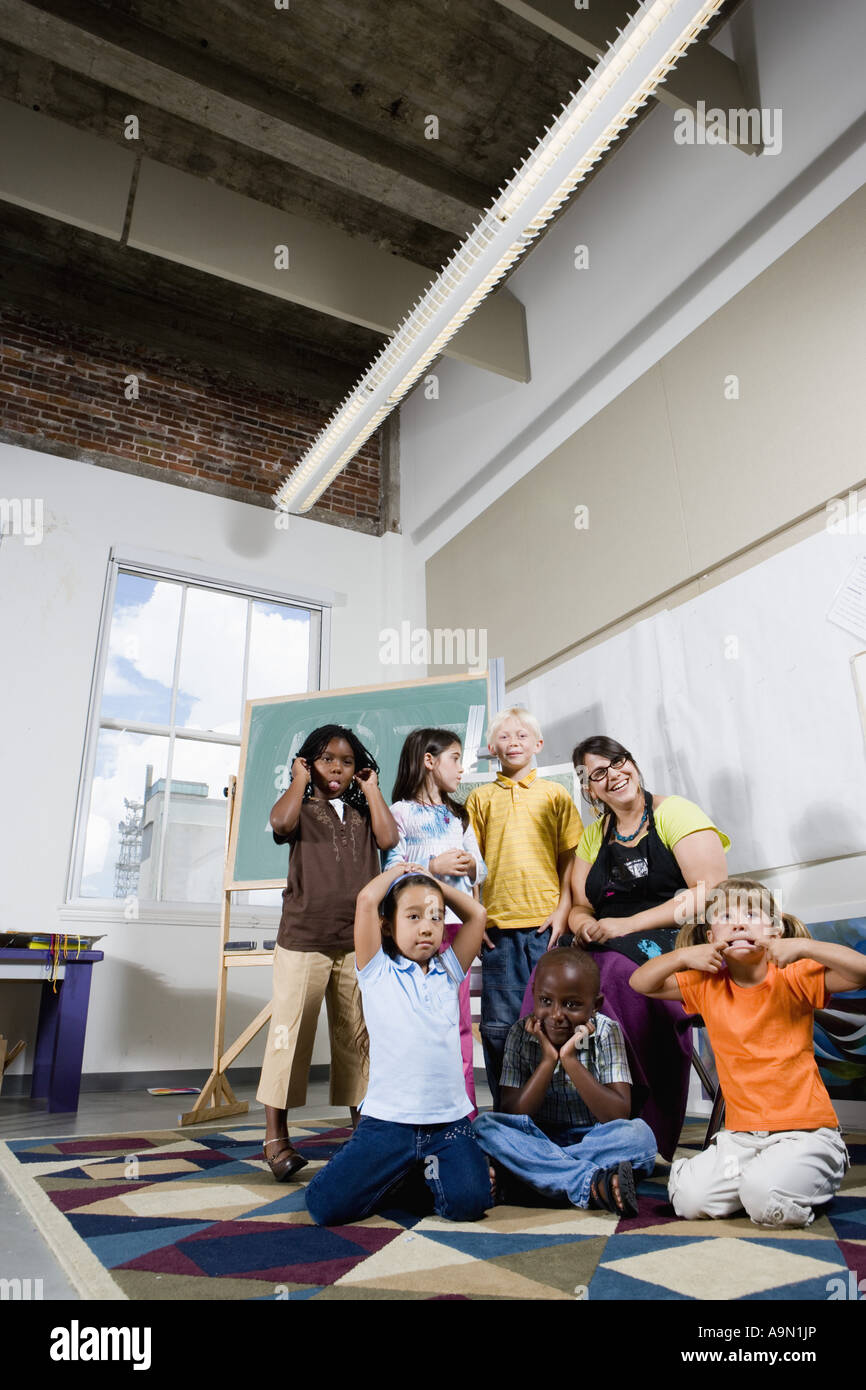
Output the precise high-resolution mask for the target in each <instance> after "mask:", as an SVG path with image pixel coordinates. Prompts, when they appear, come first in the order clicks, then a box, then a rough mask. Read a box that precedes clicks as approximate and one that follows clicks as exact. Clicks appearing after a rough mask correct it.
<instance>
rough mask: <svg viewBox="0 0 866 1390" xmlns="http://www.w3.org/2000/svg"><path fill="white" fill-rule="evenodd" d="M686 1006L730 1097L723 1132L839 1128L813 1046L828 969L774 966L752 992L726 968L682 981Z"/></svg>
mask: <svg viewBox="0 0 866 1390" xmlns="http://www.w3.org/2000/svg"><path fill="white" fill-rule="evenodd" d="M676 981H677V984H678V986H679V990H680V993H681V995H682V996H683V1008H684V1009H685V1011H686V1013H688V1014H700V1015H701V1017H702V1018H703V1020H704V1023H705V1024H706V1026H707V1032H708V1033H709V1035H710V1042H711V1043H712V1046H713V1052H714V1054H715V1058H716V1067H717V1069H718V1073H719V1084H720V1085H721V1088H722V1094H723V1096H724V1097H725V1106H726V1115H725V1128H726V1129H735V1130H737V1129H738V1130H756V1129H757V1130H761V1129H766V1130H771V1131H775V1130H780V1129H820V1128H821V1127H822V1126H824V1125H828V1126H829V1127H830V1128H831V1129H836V1128H837V1127H838V1124H839V1121H838V1120H837V1118H836V1113H835V1111H834V1109H833V1106H832V1103H831V1101H830V1097H829V1095H828V1094H827V1089H826V1087H825V1085H824V1083H823V1081H822V1080H821V1077H820V1075H819V1073H818V1064H817V1062H816V1061H815V1052H814V1048H813V1045H812V1016H813V1013H814V1010H815V1009H820V1008H823V1007H824V1005H825V1004H826V1003H827V1000H828V999H829V998H830V996H829V994H828V993H827V989H826V986H825V982H824V966H823V965H819V964H818V962H817V961H814V960H795V961H793V962H792V964H791V965H787V966H786V967H785V969H784V970H779V969H778V968H777V967H776V966H775V965H774V964H773V963H772V961H771V962H770V964H769V966H768V969H767V976H766V979H764V980H762V981H761V983H760V984H759V985H755V986H754V987H752V988H747V987H746V986H744V985H738V984H735V983H734V981H733V980H732V979H731V977H730V975H729V974H728V972H727V970H724V971H722V972H721V973H720V974H718V975H707V974H706V973H705V972H704V971H702V970H684V971H683V972H682V973H681V974H679V975H677V977H676Z"/></svg>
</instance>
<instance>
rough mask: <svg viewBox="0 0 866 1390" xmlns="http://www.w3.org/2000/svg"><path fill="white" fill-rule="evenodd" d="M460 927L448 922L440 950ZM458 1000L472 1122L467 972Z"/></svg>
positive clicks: (469, 1009)
mask: <svg viewBox="0 0 866 1390" xmlns="http://www.w3.org/2000/svg"><path fill="white" fill-rule="evenodd" d="M460 927H461V923H460V922H449V923H446V926H445V935H444V936H443V938H442V945H441V947H440V950H442V951H444V950H445V949H446V947H448V946H451V945H452V944H453V941H454V938H455V937H456V935H457V933H458V932H459V930H460ZM458 998H459V1000H460V1052H461V1054H462V1056H463V1076H464V1078H465V1081H466V1094H467V1096H468V1097H469V1099H470V1101H471V1102H472V1113H471V1115H469V1116H468V1117H467V1118H468V1119H470V1120H474V1119H475V1116H476V1115H477V1114H478V1109H477V1107H476V1104H475V1071H474V1068H473V1050H474V1048H473V1038H472V1004H471V1001H470V998H469V972H468V971H467V972H466V979H465V980H464V981H463V983H462V985H461V986H460V993H459V996H458Z"/></svg>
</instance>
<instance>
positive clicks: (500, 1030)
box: [481, 927, 550, 1110]
mask: <svg viewBox="0 0 866 1390" xmlns="http://www.w3.org/2000/svg"><path fill="white" fill-rule="evenodd" d="M487 935H488V936H489V937H490V940H491V941H492V942H494V946H495V949H494V950H491V949H490V948H489V947H488V946H484V947H482V950H481V1043H482V1046H483V1048H484V1065H485V1067H486V1068H487V1083H488V1085H489V1087H490V1090H491V1093H492V1095H493V1108H494V1110H495V1109H496V1108H497V1107H498V1105H499V1077H500V1076H501V1074H502V1059H503V1057H504V1056H505V1039H506V1038H507V1037H508V1033H509V1030H510V1028H511V1026H512V1024H514V1023H516V1022H517V1020H518V1019H519V1017H520V1007H521V1005H522V1003H523V996H524V993H525V992H526V986H527V985H528V984H529V977H530V975H531V974H532V972H533V970H534V969H535V967H536V965H537V964H538V962H539V960H540V959H541V957H542V956H543V955H544V953H545V951H548V950H549V949H550V928H549V927H548V929H547V931H544V932H541V933H540V934H539V932H537V931H536V929H535V927H515V928H513V929H512V930H511V931H503V930H502V928H501V927H488V928H487Z"/></svg>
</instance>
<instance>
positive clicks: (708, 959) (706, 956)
mask: <svg viewBox="0 0 866 1390" xmlns="http://www.w3.org/2000/svg"><path fill="white" fill-rule="evenodd" d="M683 964H684V966H685V968H686V970H703V971H705V972H706V974H707V975H718V973H719V971H720V970H722V969H723V968H724V964H725V958H724V956H723V955H722V952H721V951H720V950H719V947H718V946H717V945H716V943H715V941H705V942H704V943H703V945H701V946H686V948H685V950H684V951H683Z"/></svg>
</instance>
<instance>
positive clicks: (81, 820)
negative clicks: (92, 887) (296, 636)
mask: <svg viewBox="0 0 866 1390" xmlns="http://www.w3.org/2000/svg"><path fill="white" fill-rule="evenodd" d="M121 573H133V574H139V575H142V576H144V577H145V578H148V579H155V580H167V581H170V582H172V583H176V584H183V585H184V586H186V587H184V589H183V597H182V600H181V615H180V621H179V624H178V645H180V643H181V641H182V638H183V615H184V610H185V605H186V594H187V593H188V592H189V586H192V587H195V588H204V589H215V590H218V591H219V592H221V593H228V594H232V595H236V596H238V597H240V598H247V599H254V600H261V601H263V602H265V603H268V602H271V603H287V604H294V605H296V606H297V607H299V608H303V609H305V610H307V611H308V612H309V613H310V614H311V619H312V621H313V622H315V625H316V627H317V628H318V640H316V636H315V635H314V633H313V632H312V631H311V634H310V664H309V670H308V677H307V679H308V687H307V688H308V690H310V691H315V690H324V689H327V688H328V686H329V675H330V650H331V608H332V605H333V604H334V603H335V602H339V601H340V596H339V595H337V594H334V593H333V592H330V591H321V592H320V593H319V594H317V595H316V596H315V597H312V596H302V595H300V594H295V593H287V592H285V591H281V590H277V589H273V588H271V587H269V586H267V585H263V584H262V583H261V582H256V580H255V579H251V578H250V576H246V577H239V576H235V575H228V576H224V577H222V578H219V577H217V576H216V575H214V574H213V573H212V572H211V571H209V570H208V571H201V570H197V569H196V568H195V567H191V566H189V564H188V563H186V562H182V563H179V564H177V565H166V564H165V557H164V556H163V557H154V558H150V557H146V556H142V555H134V554H132V555H130V554H120V553H117V552H115V551H114V550H113V549H112V550H111V552H110V553H109V557H108V567H107V572H106V578H105V586H104V590H103V597H102V608H101V611H100V617H99V631H98V635H97V645H96V660H95V661H94V666H93V678H92V681H91V686H90V696H89V702H90V705H89V713H88V720H87V731H86V735H85V741H84V749H83V753H82V759H81V771H80V774H79V779H78V794H77V805H76V811H75V822H74V827H73V834H72V845H71V848H70V855H69V868H68V872H67V879H66V900H65V903H64V905H63V906H62V907H61V909H60V917H61V920H64V921H70V922H80V921H83V920H87V921H90V922H106V923H111V922H118V921H124V920H126V919H125V915H124V903H123V901H122V900H121V899H119V898H85V897H82V896H81V895H80V894H78V893H77V892H76V889H77V886H78V885H79V884H80V882H81V874H82V872H83V863H84V850H85V844H86V839H87V820H88V813H89V808H90V791H91V787H92V784H93V773H94V767H95V764H96V752H97V746H98V743H99V733H100V730H101V729H103V728H109V729H117V730H119V731H128V732H130V733H144V734H158V735H160V736H163V735H165V727H164V726H162V725H160V726H156V725H151V724H139V723H137V722H124V721H123V720H120V719H102V718H101V717H100V706H101V704H102V691H103V686H104V682H105V671H106V666H107V664H108V650H109V639H110V634H111V622H112V617H113V614H114V599H115V594H116V590H117V580H118V576H119V575H120V574H121ZM251 611H252V610H251V609H250V610H249V612H251ZM248 661H249V616H248V622H247V640H246V643H245V648H244V687H246V678H247V663H248ZM178 674H179V667H178V662H177V660H176V659H175V663H174V674H173V682H174V683H173V686H172V718H173V714H174V702H175V694H176V690H175V687H176V684H177V680H178ZM168 738H169V741H170V743H173V742H174V740H176V739H178V738H180V739H189V740H190V741H192V742H198V743H200V742H207V743H224V744H228V745H230V746H232V747H237V748H239V747H240V743H241V734H238V735H233V734H213V733H210V732H207V733H205V734H203V731H202V730H201V729H189V730H182V731H181V730H178V729H173V730H172V732H171V733H170V734H169V735H168ZM166 794H167V795H168V796H170V788H169V787H166ZM160 854H161V855H162V850H161V851H160ZM161 878H162V862H160V870H159V881H160V882H161ZM279 915H280V910H279V908H278V907H277V906H249V905H247V906H240V905H239V906H237V907H233V908H232V920H233V921H234V922H235V923H236V924H237V925H245V926H257V925H258V926H265V927H275V926H276V924H277V922H278V921H279ZM219 916H220V903H219V902H215V903H188V902H170V901H162V902H156V903H150V904H139V905H138V915H137V917H136V918H135V922H137V923H139V924H145V925H147V924H148V923H150V924H154V925H160V924H170V923H172V922H176V923H183V924H184V925H189V926H196V925H200V926H213V924H214V923H215V922H218V921H219Z"/></svg>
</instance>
